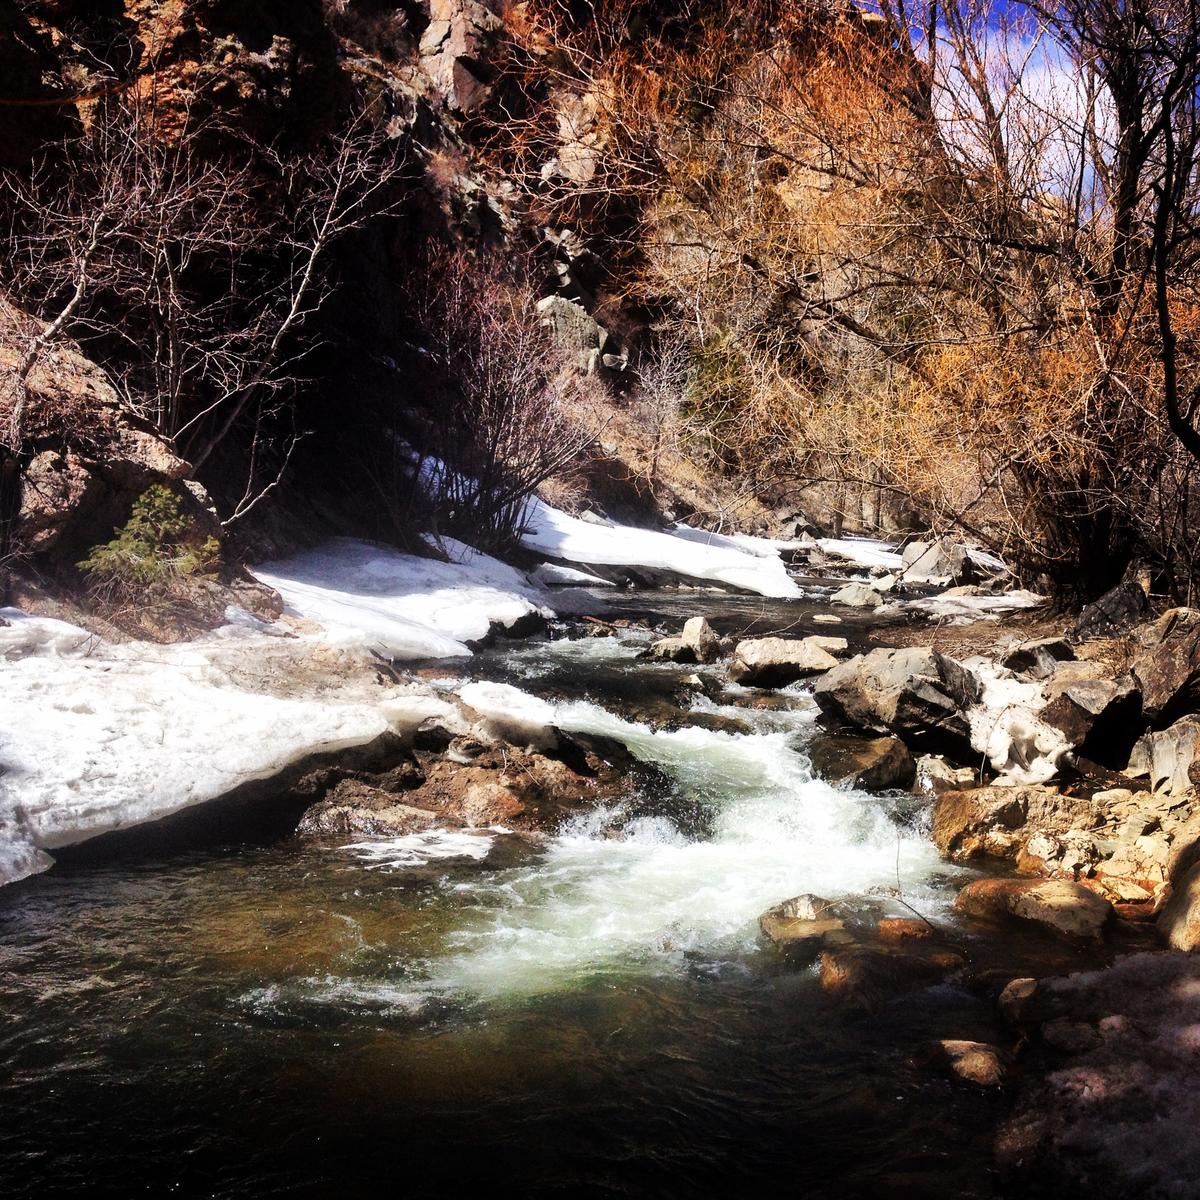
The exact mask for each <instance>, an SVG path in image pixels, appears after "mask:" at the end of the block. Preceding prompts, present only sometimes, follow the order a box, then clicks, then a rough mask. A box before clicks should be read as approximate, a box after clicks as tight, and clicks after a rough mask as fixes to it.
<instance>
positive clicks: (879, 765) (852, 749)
mask: <svg viewBox="0 0 1200 1200" xmlns="http://www.w3.org/2000/svg"><path fill="white" fill-rule="evenodd" d="M808 756H809V759H810V760H811V762H812V765H813V770H814V771H815V772H816V773H817V774H818V775H819V776H820V777H821V778H822V779H827V780H829V782H830V783H848V784H850V786H851V787H856V788H862V789H863V790H864V791H868V792H875V791H885V790H886V789H888V788H907V787H911V786H912V782H913V780H914V779H915V778H916V773H917V764H916V761H915V760H914V759H913V756H912V755H911V754H910V753H909V750H908V747H907V746H906V745H905V744H904V743H903V742H902V741H901V740H900V739H899V738H897V737H883V738H859V737H852V736H847V735H845V734H836V733H831V734H823V735H819V736H817V737H815V738H814V739H813V740H812V741H811V742H810V743H809V746H808Z"/></svg>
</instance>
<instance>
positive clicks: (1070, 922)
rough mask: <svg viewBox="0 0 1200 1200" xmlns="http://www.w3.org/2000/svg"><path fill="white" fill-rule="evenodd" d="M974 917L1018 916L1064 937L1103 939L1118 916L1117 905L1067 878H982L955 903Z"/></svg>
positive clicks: (961, 893)
mask: <svg viewBox="0 0 1200 1200" xmlns="http://www.w3.org/2000/svg"><path fill="white" fill-rule="evenodd" d="M954 907H955V908H957V909H958V911H959V912H961V913H965V914H966V915H967V916H971V917H982V918H985V919H992V920H994V919H996V918H999V917H1003V916H1010V917H1015V918H1016V919H1018V920H1021V921H1029V922H1031V923H1033V924H1035V925H1041V926H1042V927H1044V928H1045V929H1048V930H1050V931H1051V932H1053V933H1056V934H1059V935H1060V936H1062V937H1067V938H1073V939H1087V940H1099V939H1100V938H1102V937H1103V936H1104V930H1105V928H1106V927H1107V925H1108V923H1109V922H1110V921H1111V920H1112V918H1113V916H1114V912H1113V906H1112V905H1111V904H1110V903H1109V902H1108V901H1107V900H1105V899H1104V897H1103V896H1098V895H1097V894H1096V893H1095V892H1093V891H1090V890H1089V889H1088V888H1085V887H1084V886H1083V885H1082V884H1078V883H1073V882H1071V881H1070V880H1067V879H1040V880H1030V879H979V880H976V881H975V882H974V883H969V884H967V886H966V887H965V888H963V889H962V891H961V892H959V893H958V898H957V899H956V900H955V902H954Z"/></svg>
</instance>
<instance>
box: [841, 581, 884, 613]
mask: <svg viewBox="0 0 1200 1200" xmlns="http://www.w3.org/2000/svg"><path fill="white" fill-rule="evenodd" d="M829 601H830V603H831V604H845V605H846V606H847V607H849V608H878V607H879V606H880V605H881V604H882V603H883V597H882V596H881V595H880V594H879V592H878V591H877V590H876V589H875V588H873V587H872V586H871V585H870V584H869V583H848V584H846V586H845V587H844V588H842V589H841V590H840V591H836V592H834V593H833V595H832V596H830V597H829Z"/></svg>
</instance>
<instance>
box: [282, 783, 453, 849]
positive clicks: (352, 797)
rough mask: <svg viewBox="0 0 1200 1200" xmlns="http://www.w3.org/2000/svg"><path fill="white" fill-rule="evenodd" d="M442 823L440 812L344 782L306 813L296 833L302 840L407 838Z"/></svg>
mask: <svg viewBox="0 0 1200 1200" xmlns="http://www.w3.org/2000/svg"><path fill="white" fill-rule="evenodd" d="M438 820H439V818H438V814H437V813H435V812H432V811H430V810H429V809H427V808H414V807H413V806H412V805H410V804H405V803H403V801H401V800H400V798H399V797H398V796H396V795H395V794H394V793H392V792H385V791H383V790H382V789H381V788H377V787H372V786H371V785H370V784H366V783H361V782H360V781H359V780H357V779H344V780H342V782H341V783H339V784H338V785H337V786H336V787H335V788H333V789H332V790H331V791H330V792H329V794H328V795H327V796H326V797H325V799H323V800H319V801H318V802H317V803H316V804H314V805H312V807H311V808H309V809H307V810H306V811H305V813H304V816H303V817H301V818H300V824H299V825H298V826H297V828H296V832H297V833H298V834H300V835H301V836H302V837H404V836H406V835H408V834H410V833H419V832H420V831H421V830H422V829H429V828H430V827H431V826H433V825H436V824H437V823H438Z"/></svg>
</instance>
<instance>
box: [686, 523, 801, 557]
mask: <svg viewBox="0 0 1200 1200" xmlns="http://www.w3.org/2000/svg"><path fill="white" fill-rule="evenodd" d="M671 532H672V533H673V534H674V535H675V536H676V537H681V538H683V539H684V540H685V541H689V542H696V543H698V544H699V545H701V546H719V547H721V548H722V549H725V550H737V551H740V552H741V553H744V554H753V555H754V557H755V558H774V557H776V556H777V555H779V554H786V553H788V552H790V551H794V550H811V549H812V548H813V546H815V545H816V542H814V541H813V540H812V538H802V539H800V540H798V541H787V540H784V539H781V538H765V537H755V536H754V535H753V534H750V533H713V532H711V531H710V530H708V529H693V528H692V526H690V525H684V524H683V523H682V522H680V523H679V524H678V525H675V526H674V527H673V528H672V530H671Z"/></svg>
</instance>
